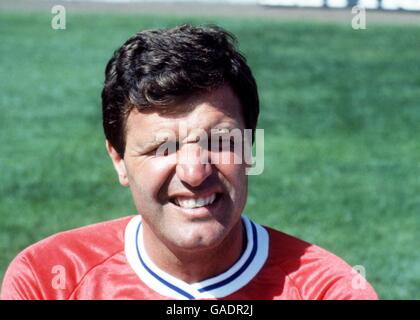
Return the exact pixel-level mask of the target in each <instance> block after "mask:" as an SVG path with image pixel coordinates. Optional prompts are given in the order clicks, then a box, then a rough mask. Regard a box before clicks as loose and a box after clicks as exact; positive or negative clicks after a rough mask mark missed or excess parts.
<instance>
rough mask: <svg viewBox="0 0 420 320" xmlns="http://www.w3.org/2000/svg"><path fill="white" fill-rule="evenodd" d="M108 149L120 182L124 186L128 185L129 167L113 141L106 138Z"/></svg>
mask: <svg viewBox="0 0 420 320" xmlns="http://www.w3.org/2000/svg"><path fill="white" fill-rule="evenodd" d="M105 144H106V150H107V151H108V154H109V157H110V158H111V160H112V163H113V165H114V168H115V171H117V174H118V179H119V181H120V184H121V185H122V186H123V187H128V186H129V183H128V177H127V169H126V167H125V162H124V159H123V158H121V156H120V155H119V153H118V152H117V150H115V149H114V147H113V146H112V144H111V142H109V141H108V140H106V143H105Z"/></svg>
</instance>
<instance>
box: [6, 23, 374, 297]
mask: <svg viewBox="0 0 420 320" xmlns="http://www.w3.org/2000/svg"><path fill="white" fill-rule="evenodd" d="M233 40H234V39H233V37H232V36H231V35H230V34H228V33H227V32H226V31H224V30H222V29H220V28H217V27H192V26H188V25H185V26H180V27H177V28H174V29H169V30H146V31H143V32H140V33H138V34H136V35H135V36H133V37H132V38H130V39H129V40H128V41H127V42H126V43H125V44H124V45H123V46H122V47H121V48H120V49H119V50H117V51H116V52H115V53H114V56H113V57H112V58H111V60H110V61H109V63H108V65H107V68H106V79H105V84H104V89H103V92H102V105H103V125H104V131H105V136H106V148H107V151H108V153H109V155H110V157H111V159H112V162H113V165H114V167H115V170H116V172H117V174H118V178H119V182H120V184H121V185H123V186H127V187H129V188H130V190H131V193H132V197H133V199H134V203H135V205H136V208H137V210H138V213H139V214H138V215H136V216H134V217H125V218H122V219H119V220H115V221H109V222H104V223H100V224H96V225H91V226H87V227H84V228H80V229H76V230H71V231H68V232H63V233H59V234H57V235H55V236H52V237H50V238H47V239H45V240H43V241H41V242H39V243H37V244H35V245H33V246H31V247H29V248H27V249H26V250H24V251H23V252H22V253H21V254H20V255H19V256H18V257H16V258H15V260H14V261H13V262H12V263H11V265H10V267H9V269H8V271H7V273H6V276H5V279H4V283H3V287H2V293H1V297H2V298H3V299H376V298H377V296H376V294H375V292H374V290H373V289H372V288H371V287H370V285H369V284H368V283H366V282H365V281H364V279H361V278H360V276H359V275H358V274H357V273H355V272H353V270H352V269H351V268H350V267H349V266H348V265H347V264H346V263H345V262H343V261H342V260H341V259H340V258H338V257H336V256H334V255H333V254H331V253H329V252H327V251H325V250H323V249H321V248H319V247H317V246H315V245H312V244H309V243H306V242H304V241H301V240H299V239H296V238H294V237H291V236H289V235H286V234H284V233H281V232H279V231H275V230H273V229H270V228H267V227H263V226H260V225H258V224H256V223H254V222H252V221H251V220H249V219H248V218H246V217H245V216H243V215H242V212H243V209H244V207H245V202H246V198H247V174H246V173H247V169H248V164H247V163H248V162H246V161H235V159H236V160H238V159H239V160H241V159H242V160H245V157H244V153H245V152H244V151H243V149H235V147H236V145H235V144H237V143H236V142H235V141H233V143H232V141H231V137H232V135H231V132H233V131H234V130H239V131H240V132H242V133H244V132H245V131H246V129H252V130H253V131H255V129H256V124H257V118H258V114H259V102H258V94H257V87H256V83H255V80H254V77H253V76H252V73H251V71H250V69H249V67H248V66H247V64H246V61H245V59H244V57H243V56H241V55H240V54H239V53H238V52H237V50H236V49H235V47H234V45H233V43H234V41H233ZM242 137H244V138H243V139H242V141H241V142H242V144H243V145H245V144H246V143H248V142H249V141H247V139H246V138H245V135H242ZM226 139H227V140H228V143H226V144H223V142H225V140H226ZM209 140H210V141H209ZM214 140H217V141H219V142H220V141H221V142H222V143H220V144H214ZM209 143H210V144H209ZM214 146H216V147H215V148H214ZM238 150H239V151H238ZM221 156H222V157H224V158H225V160H226V159H227V160H228V161H220V157H221ZM355 280H357V281H355ZM355 283H356V284H357V285H355Z"/></svg>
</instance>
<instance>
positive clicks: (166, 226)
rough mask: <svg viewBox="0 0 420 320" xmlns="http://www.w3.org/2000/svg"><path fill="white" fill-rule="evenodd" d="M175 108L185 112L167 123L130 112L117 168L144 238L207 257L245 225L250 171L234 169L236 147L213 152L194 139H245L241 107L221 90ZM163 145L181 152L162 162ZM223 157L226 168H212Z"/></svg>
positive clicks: (226, 90)
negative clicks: (219, 135) (227, 135)
mask: <svg viewBox="0 0 420 320" xmlns="http://www.w3.org/2000/svg"><path fill="white" fill-rule="evenodd" d="M175 108H176V110H187V111H186V112H183V113H179V112H178V113H177V114H175V115H174V114H171V115H169V114H162V113H157V112H141V113H140V112H139V111H137V110H133V111H132V112H131V113H130V115H129V116H128V119H127V124H126V125H127V127H126V129H127V130H126V148H125V154H124V159H123V160H121V163H120V164H119V165H118V164H116V162H115V161H114V165H116V167H117V171H119V175H120V182H121V183H122V184H123V185H128V186H129V187H130V190H131V193H132V196H133V199H134V202H135V205H136V207H137V209H138V211H139V213H140V214H141V216H142V220H143V226H144V232H145V235H146V233H152V234H153V237H155V238H157V239H159V241H161V242H163V243H164V244H165V245H167V246H169V247H172V248H177V249H182V250H196V249H208V248H212V247H215V246H217V245H219V244H220V243H222V241H223V240H225V239H227V235H229V233H230V231H232V230H233V228H238V226H239V225H240V215H241V213H242V210H243V208H244V206H245V202H246V197H247V177H246V174H245V169H246V165H245V164H244V163H243V162H244V161H242V163H241V164H234V163H233V162H234V161H233V157H234V149H233V147H232V148H228V149H227V150H226V149H220V150H219V149H217V150H213V149H212V148H210V146H211V142H210V141H209V142H208V146H209V148H204V147H203V145H202V144H201V142H202V141H201V142H200V141H198V142H197V136H200V135H202V134H203V132H204V133H206V134H207V137H208V139H209V140H211V139H213V138H212V134H211V132H214V131H211V130H212V129H213V130H214V129H222V131H223V129H228V130H232V129H239V130H241V131H242V132H243V129H244V122H243V117H242V113H241V112H242V111H241V106H240V102H239V100H238V98H237V97H236V95H235V94H234V93H233V91H232V90H231V89H230V87H229V86H223V87H221V88H218V89H215V90H213V91H211V92H209V93H207V94H203V95H199V96H196V97H192V98H190V99H189V100H187V101H186V102H184V103H182V104H179V105H177V106H175ZM180 127H181V128H182V130H181V131H183V132H184V133H185V132H186V134H184V133H180V132H179V131H180V129H179V128H180ZM213 137H214V136H213ZM166 138H167V139H169V141H171V140H174V139H175V140H176V141H177V142H181V145H180V147H179V148H178V149H177V150H176V151H175V152H169V153H165V154H160V155H157V152H156V151H157V149H156V148H157V147H158V146H159V143H161V142H162V141H163V142H164V141H166V143H167V142H168V140H165V139H166ZM222 153H224V156H225V157H228V159H229V161H228V162H229V163H227V164H224V163H222V161H219V162H220V163H218V164H214V163H211V162H212V159H214V158H215V157H217V156H219V157H221V156H223V155H222ZM203 159H208V161H203ZM219 159H220V158H219ZM206 162H207V163H206ZM118 166H119V168H120V169H118ZM209 202H211V203H209Z"/></svg>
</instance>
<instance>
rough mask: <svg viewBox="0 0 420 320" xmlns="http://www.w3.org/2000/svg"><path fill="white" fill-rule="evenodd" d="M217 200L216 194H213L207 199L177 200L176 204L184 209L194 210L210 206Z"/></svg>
mask: <svg viewBox="0 0 420 320" xmlns="http://www.w3.org/2000/svg"><path fill="white" fill-rule="evenodd" d="M215 199H216V194H215V193H213V194H212V195H211V196H209V197H206V198H195V199H194V198H190V199H185V198H183V199H180V198H176V199H175V203H176V204H177V205H179V206H180V207H182V208H186V209H193V208H199V207H204V206H206V205H208V204H212V203H213V202H214V200H215Z"/></svg>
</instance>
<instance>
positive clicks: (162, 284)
mask: <svg viewBox="0 0 420 320" xmlns="http://www.w3.org/2000/svg"><path fill="white" fill-rule="evenodd" d="M242 221H243V224H244V226H245V230H246V247H245V250H244V251H243V253H242V255H241V257H240V258H239V259H238V261H236V262H235V263H234V264H233V265H232V266H231V267H230V268H229V269H228V270H227V271H225V272H223V273H221V274H219V275H217V276H214V277H211V278H209V279H206V280H203V281H200V282H196V283H193V284H188V283H186V282H185V281H183V280H180V279H178V278H176V277H174V276H172V275H170V274H169V273H167V272H165V271H163V270H162V269H160V268H159V267H157V266H156V265H155V264H154V263H153V261H152V260H151V258H150V257H149V256H148V254H147V252H146V250H145V248H144V243H143V241H142V239H143V226H142V223H141V216H139V215H137V216H135V217H133V218H132V219H131V220H130V222H129V223H128V224H127V227H126V230H125V254H126V257H127V260H128V262H129V264H130V266H131V267H132V268H133V270H134V271H135V272H136V274H137V275H138V276H139V277H140V279H141V280H142V281H143V282H144V283H145V284H146V285H147V286H148V287H150V288H151V289H153V290H155V291H156V292H158V293H160V294H161V295H163V296H167V297H170V298H174V299H206V298H207V299H208V298H223V297H226V296H228V295H230V294H232V293H234V292H235V291H238V290H239V289H241V288H242V287H244V286H245V285H246V284H247V283H249V282H250V281H251V280H252V279H253V278H254V277H255V276H256V274H257V273H258V272H259V271H260V269H261V268H262V266H263V265H264V263H265V261H266V260H267V257H268V233H267V231H266V230H265V229H264V228H263V227H262V226H260V225H258V224H256V223H254V222H252V221H251V220H249V219H248V218H247V217H245V216H242Z"/></svg>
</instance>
